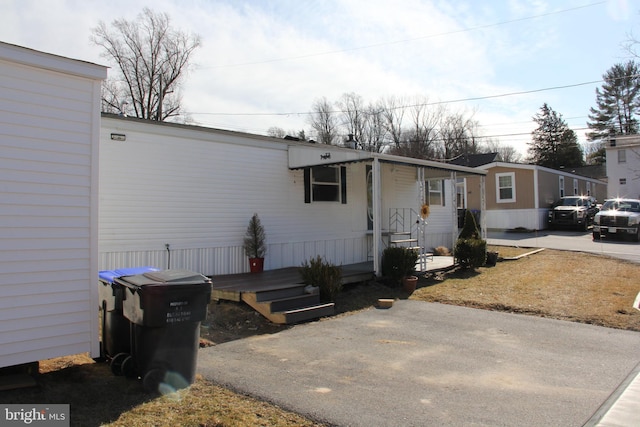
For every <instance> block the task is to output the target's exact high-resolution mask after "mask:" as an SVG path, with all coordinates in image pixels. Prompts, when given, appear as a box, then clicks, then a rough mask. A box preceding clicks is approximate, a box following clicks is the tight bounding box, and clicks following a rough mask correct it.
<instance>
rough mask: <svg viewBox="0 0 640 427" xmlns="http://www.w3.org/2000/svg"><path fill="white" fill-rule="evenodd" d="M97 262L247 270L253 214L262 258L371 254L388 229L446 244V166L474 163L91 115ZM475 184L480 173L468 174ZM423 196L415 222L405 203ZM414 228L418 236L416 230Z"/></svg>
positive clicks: (450, 208) (451, 233)
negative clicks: (424, 209)
mask: <svg viewBox="0 0 640 427" xmlns="http://www.w3.org/2000/svg"><path fill="white" fill-rule="evenodd" d="M100 140H101V146H100V150H101V151H100V166H101V170H100V227H99V228H100V269H101V270H109V269H114V268H125V267H133V266H139V265H153V266H156V267H161V268H166V267H171V268H186V269H190V270H193V271H198V272H201V273H203V274H206V275H221V274H232V273H241V272H246V271H248V270H249V265H248V261H247V257H246V256H245V254H244V252H243V249H242V239H243V236H244V232H245V229H246V227H247V224H248V222H249V219H250V218H251V216H252V215H253V213H257V214H258V215H259V217H260V219H261V222H262V224H263V225H264V227H265V231H266V235H267V253H266V257H265V269H267V270H269V269H276V268H281V267H290V266H300V265H301V264H302V263H303V262H304V261H307V260H309V259H310V258H313V257H316V256H317V255H320V256H322V257H324V258H325V259H326V260H327V261H330V262H332V263H334V264H337V265H345V264H352V263H359V262H363V261H373V262H374V269H375V271H377V272H379V262H380V253H381V251H382V249H383V248H384V247H385V246H386V245H388V244H389V238H390V237H389V233H390V232H392V231H396V230H400V229H402V230H404V231H407V232H410V233H412V237H413V238H419V239H420V240H421V242H420V243H421V246H423V247H425V248H426V249H427V250H429V249H430V248H434V247H437V246H446V247H448V248H449V249H451V248H452V247H453V243H454V240H455V238H456V236H457V224H456V206H455V203H452V201H453V200H454V198H455V193H454V186H452V185H451V183H452V182H455V181H456V179H457V177H464V176H474V177H477V182H478V183H480V182H481V181H482V180H483V178H484V175H485V174H486V172H485V171H482V170H475V169H472V168H467V167H463V166H454V165H447V164H444V163H439V162H432V161H423V160H416V159H409V158H404V157H397V156H389V155H384V154H376V153H369V152H366V151H360V150H354V149H348V148H340V147H336V146H329V145H324V144H315V143H310V142H298V141H291V140H286V139H275V138H269V137H264V136H258V135H251V134H246V133H240V132H231V131H224V130H217V129H210V128H203V127H197V126H188V125H180V124H175V123H167V122H163V123H160V122H151V121H144V120H139V119H134V118H126V117H120V116H115V115H106V114H103V118H102V131H101V137H100ZM478 185H480V184H478ZM425 201H428V203H430V215H429V217H428V218H427V220H426V222H422V221H419V218H418V215H417V213H419V212H420V209H421V206H422V205H423V203H425ZM416 234H419V235H416Z"/></svg>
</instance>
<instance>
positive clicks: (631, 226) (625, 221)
mask: <svg viewBox="0 0 640 427" xmlns="http://www.w3.org/2000/svg"><path fill="white" fill-rule="evenodd" d="M613 236H620V237H624V236H629V237H631V238H632V239H633V240H635V241H636V242H638V241H640V200H638V199H611V200H607V201H606V202H604V204H603V205H602V209H601V210H600V212H598V214H597V215H596V216H595V218H594V222H593V240H600V239H601V238H602V237H613Z"/></svg>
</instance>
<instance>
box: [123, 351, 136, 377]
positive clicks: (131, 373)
mask: <svg viewBox="0 0 640 427" xmlns="http://www.w3.org/2000/svg"><path fill="white" fill-rule="evenodd" d="M120 372H122V375H124V376H125V377H127V378H135V377H136V363H135V361H134V360H133V357H132V356H127V357H126V358H125V359H124V360H123V361H122V364H121V365H120Z"/></svg>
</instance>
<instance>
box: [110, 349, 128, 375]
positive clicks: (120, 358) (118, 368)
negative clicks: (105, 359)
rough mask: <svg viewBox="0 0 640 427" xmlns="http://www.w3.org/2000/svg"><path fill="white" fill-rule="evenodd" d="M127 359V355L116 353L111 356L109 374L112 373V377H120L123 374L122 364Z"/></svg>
mask: <svg viewBox="0 0 640 427" xmlns="http://www.w3.org/2000/svg"><path fill="white" fill-rule="evenodd" d="M127 357H129V355H128V354H127V353H118V354H116V355H115V356H113V359H111V372H113V375H116V376H120V375H122V374H123V372H122V363H123V362H124V361H125V359H126V358H127Z"/></svg>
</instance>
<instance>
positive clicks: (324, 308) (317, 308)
mask: <svg viewBox="0 0 640 427" xmlns="http://www.w3.org/2000/svg"><path fill="white" fill-rule="evenodd" d="M334 313H335V304H334V303H332V302H330V303H326V304H318V305H314V306H311V307H304V308H299V309H297V310H289V311H285V312H284V316H285V319H286V323H287V324H291V323H299V322H304V321H305V320H312V319H319V318H321V317H327V316H333V315H334Z"/></svg>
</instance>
